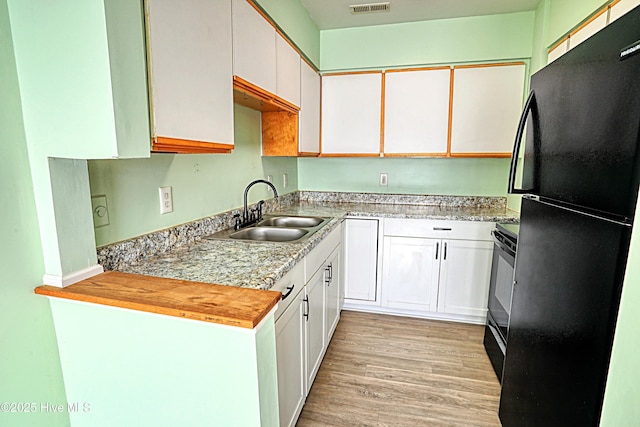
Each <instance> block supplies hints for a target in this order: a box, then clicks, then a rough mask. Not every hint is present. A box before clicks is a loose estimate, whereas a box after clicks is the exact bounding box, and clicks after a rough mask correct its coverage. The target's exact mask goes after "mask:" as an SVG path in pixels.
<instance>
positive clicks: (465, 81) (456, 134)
mask: <svg viewBox="0 0 640 427" xmlns="http://www.w3.org/2000/svg"><path fill="white" fill-rule="evenodd" d="M524 79H525V65H524V64H514V65H491V66H470V67H456V68H455V69H454V78H453V115H452V119H451V120H452V122H451V155H459V156H460V155H467V156H469V155H478V154H480V155H492V154H493V155H503V156H505V157H506V156H510V155H511V150H512V147H513V139H514V138H515V134H516V127H517V126H518V121H519V119H520V113H521V110H522V103H523V96H524Z"/></svg>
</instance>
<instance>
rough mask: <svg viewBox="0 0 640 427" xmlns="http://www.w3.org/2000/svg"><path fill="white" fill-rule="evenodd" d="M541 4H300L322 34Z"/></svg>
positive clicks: (329, 0) (402, 0) (395, 0)
mask: <svg viewBox="0 0 640 427" xmlns="http://www.w3.org/2000/svg"><path fill="white" fill-rule="evenodd" d="M382 1H390V2H391V10H390V11H389V12H375V13H368V14H362V15H352V14H351V12H350V10H349V6H350V5H354V4H368V3H378V2H382ZM539 1H540V0H300V2H301V3H302V5H303V6H304V7H305V8H306V9H307V11H309V15H310V16H311V19H313V20H314V22H315V23H316V24H317V25H318V27H319V28H320V29H321V30H328V29H335V28H348V27H364V26H368V25H383V24H394V23H399V22H412V21H427V20H431V19H446V18H459V17H464V16H477V15H495V14H500V13H512V12H524V11H528V10H534V9H535V8H536V6H537V5H538V2H539Z"/></svg>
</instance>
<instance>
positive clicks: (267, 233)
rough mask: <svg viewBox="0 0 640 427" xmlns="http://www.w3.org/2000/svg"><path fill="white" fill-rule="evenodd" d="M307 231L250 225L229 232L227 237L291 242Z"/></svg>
mask: <svg viewBox="0 0 640 427" xmlns="http://www.w3.org/2000/svg"><path fill="white" fill-rule="evenodd" d="M308 233H309V232H308V231H307V230H303V229H301V228H278V227H250V228H245V229H243V230H240V231H236V232H235V233H231V234H229V238H230V239H240V240H258V241H262V242H292V241H294V240H298V239H300V238H302V237H303V236H304V235H306V234H308Z"/></svg>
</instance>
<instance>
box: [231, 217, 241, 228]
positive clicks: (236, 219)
mask: <svg viewBox="0 0 640 427" xmlns="http://www.w3.org/2000/svg"><path fill="white" fill-rule="evenodd" d="M233 218H234V219H235V224H234V225H233V228H234V229H235V230H240V227H241V225H242V221H241V220H240V214H239V213H237V214H235V215H234V216H233Z"/></svg>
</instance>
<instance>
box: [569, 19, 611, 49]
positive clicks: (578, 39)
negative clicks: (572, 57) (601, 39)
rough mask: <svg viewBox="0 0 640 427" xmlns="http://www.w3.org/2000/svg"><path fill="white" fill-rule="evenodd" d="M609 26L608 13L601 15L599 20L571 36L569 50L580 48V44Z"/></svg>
mask: <svg viewBox="0 0 640 427" xmlns="http://www.w3.org/2000/svg"><path fill="white" fill-rule="evenodd" d="M606 26H607V13H606V12H604V13H601V14H600V15H599V16H598V17H597V18H595V19H594V20H593V21H591V22H589V23H588V24H587V25H585V26H584V27H582V28H580V29H579V30H578V31H576V32H575V33H573V34H571V37H569V49H573V48H574V47H576V46H578V45H579V44H580V43H582V42H583V41H585V40H586V39H588V38H589V37H591V36H592V35H594V34H595V33H597V32H598V31H600V30H601V29H603V28H604V27H606Z"/></svg>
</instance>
